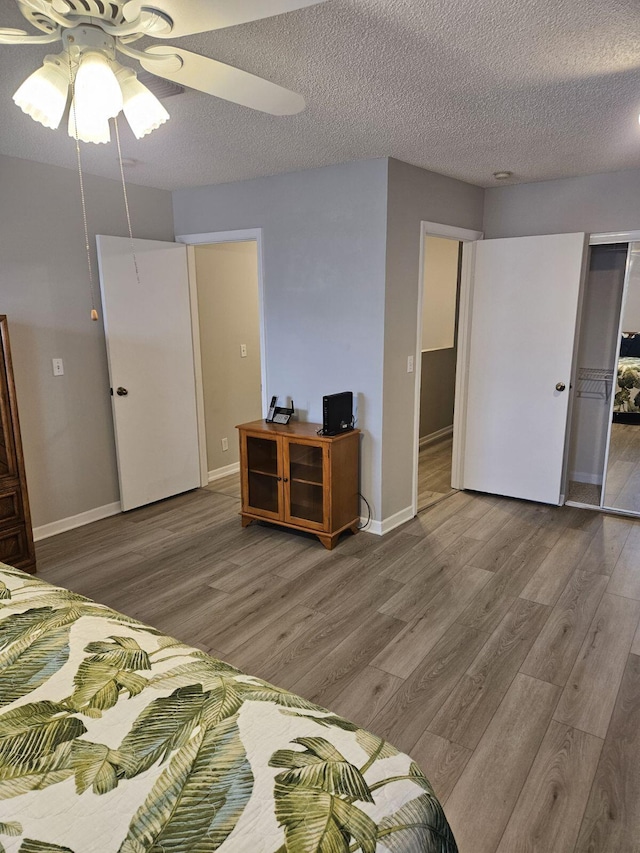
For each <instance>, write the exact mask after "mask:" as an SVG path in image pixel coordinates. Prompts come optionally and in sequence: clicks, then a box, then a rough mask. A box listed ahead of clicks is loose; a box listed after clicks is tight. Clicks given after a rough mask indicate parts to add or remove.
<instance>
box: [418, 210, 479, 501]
mask: <svg viewBox="0 0 640 853" xmlns="http://www.w3.org/2000/svg"><path fill="white" fill-rule="evenodd" d="M483 236H484V235H483V234H482V232H481V231H471V230H468V229H466V228H458V227H456V226H453V225H442V224H440V223H437V222H422V224H421V235H420V237H421V239H420V275H419V281H418V318H417V320H418V322H417V354H416V357H417V361H416V384H415V404H414V441H415V444H414V504H413V506H414V512H420V510H423V509H426V508H427V507H429V506H432V505H433V504H435V503H438V502H439V501H441V500H444V499H445V498H447V497H448V496H449V495H451V494H453V493H454V492H455V488H454V486H453V485H452V483H453V484H456V485H457V484H458V481H459V479H460V476H459V475H460V465H461V442H462V441H463V436H462V433H463V432H464V420H465V413H464V409H465V399H466V398H465V383H464V373H465V371H464V368H463V369H462V370H461V369H460V364H462V365H464V364H465V363H466V362H465V359H466V357H467V349H468V336H469V329H470V316H469V310H470V307H469V306H470V294H471V266H472V262H471V258H472V253H473V244H474V242H475V241H477V240H482V238H483Z"/></svg>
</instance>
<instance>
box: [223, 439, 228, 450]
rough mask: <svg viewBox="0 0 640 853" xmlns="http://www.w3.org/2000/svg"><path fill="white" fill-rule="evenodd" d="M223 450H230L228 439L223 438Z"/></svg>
mask: <svg viewBox="0 0 640 853" xmlns="http://www.w3.org/2000/svg"><path fill="white" fill-rule="evenodd" d="M222 449H223V450H228V449H229V439H228V438H223V439H222Z"/></svg>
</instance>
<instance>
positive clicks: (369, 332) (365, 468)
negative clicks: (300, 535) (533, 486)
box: [173, 159, 455, 519]
mask: <svg viewBox="0 0 640 853" xmlns="http://www.w3.org/2000/svg"><path fill="white" fill-rule="evenodd" d="M443 180H446V179H443ZM454 183H455V182H454ZM386 189H387V160H384V159H383V160H368V161H361V162H352V163H346V164H343V165H339V166H330V167H327V168H323V169H314V170H310V171H305V172H296V173H290V174H284V175H276V176H273V177H269V178H260V179H257V180H250V181H241V182H238V183H232V184H223V185H218V186H211V187H199V188H193V189H184V190H178V191H176V192H175V193H174V195H173V199H174V218H175V227H176V233H177V234H196V233H203V232H213V231H231V230H238V229H244V228H262V229H263V255H264V311H265V344H266V369H267V394H268V396H269V397H270V396H271V395H273V394H278V395H280V397H281V398H284V397H285V396H289V397H291V396H292V397H293V399H294V403H295V406H296V409H298V410H301V411H300V415H301V417H302V418H304V419H306V420H309V421H321V420H322V397H323V395H324V394H330V393H333V392H336V391H345V390H352V391H353V392H354V394H357V399H358V425H359V426H360V427H361V428H362V429H363V430H364V437H363V442H362V454H361V460H362V465H361V472H362V473H361V489H362V492H363V494H364V495H365V496H366V497H367V499H368V500H369V501H370V502H371V503H372V505H373V509H374V518H375V519H380V518H381V517H382V516H381V491H382V486H381V458H382V404H383V399H382V378H383V376H382V374H383V346H384V335H385V332H384V323H385V293H384V289H385V250H386V245H385V244H386V215H387V207H386V201H387V193H386ZM417 263H418V261H417V257H416V282H417ZM414 326H415V316H414ZM413 338H414V342H415V328H414V333H413Z"/></svg>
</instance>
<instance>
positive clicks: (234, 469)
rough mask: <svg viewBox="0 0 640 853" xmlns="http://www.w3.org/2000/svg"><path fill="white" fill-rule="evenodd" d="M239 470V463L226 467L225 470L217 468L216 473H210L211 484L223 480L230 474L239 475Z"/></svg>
mask: <svg viewBox="0 0 640 853" xmlns="http://www.w3.org/2000/svg"><path fill="white" fill-rule="evenodd" d="M239 470H240V463H239V462H233V463H232V464H231V465H225V466H224V467H223V468H216V469H215V470H214V471H209V482H210V483H213V482H214V481H215V480H221V479H222V478H223V477H228V476H229V475H230V474H237V473H238V471H239Z"/></svg>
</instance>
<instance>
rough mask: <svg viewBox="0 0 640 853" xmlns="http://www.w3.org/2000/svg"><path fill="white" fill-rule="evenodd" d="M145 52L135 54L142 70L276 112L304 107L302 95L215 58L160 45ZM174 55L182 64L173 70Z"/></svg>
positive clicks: (279, 113) (295, 111) (229, 99)
mask: <svg viewBox="0 0 640 853" xmlns="http://www.w3.org/2000/svg"><path fill="white" fill-rule="evenodd" d="M145 54H149V59H148V60H145V59H144V57H139V59H140V63H141V65H142V67H143V68H144V69H145V71H149V72H150V73H151V74H155V75H157V76H158V77H165V78H166V79H167V80H173V82H174V83H178V84H180V85H181V86H188V87H189V88H190V89H198V90H199V91H200V92H206V93H207V94H208V95H215V97H216V98H223V99H224V100H225V101H232V102H233V103H235V104H241V105H242V106H243V107H249V108H250V109H252V110H260V112H263V113H270V114H271V115H276V116H284V115H294V114H295V113H299V112H301V111H302V110H303V109H304V108H305V101H304V98H303V97H302V95H297V94H296V93H295V92H290V91H289V90H288V89H284V88H283V87H282V86H277V85H276V84H275V83H270V82H269V81H268V80H264V79H263V78H262V77H256V76H255V75H254V74H249V73H247V72H246V71H241V70H240V69H239V68H234V67H233V66H232V65H225V64H224V63H223V62H217V61H216V60H215V59H208V58H207V57H206V56H200V55H199V54H197V53H190V52H189V51H188V50H182V49H181V48H178V47H163V46H160V45H158V46H156V47H150V48H148V49H147V50H146V51H145ZM161 56H166V57H167V62H166V63H164V62H163V61H162V60H159V59H158V57H161ZM176 56H179V57H180V59H181V60H182V68H180V69H177V70H176V64H177V63H176V62H175V57H176Z"/></svg>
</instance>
